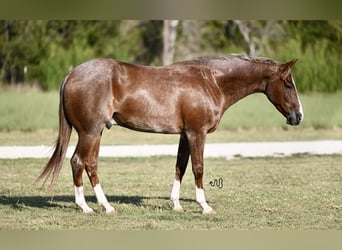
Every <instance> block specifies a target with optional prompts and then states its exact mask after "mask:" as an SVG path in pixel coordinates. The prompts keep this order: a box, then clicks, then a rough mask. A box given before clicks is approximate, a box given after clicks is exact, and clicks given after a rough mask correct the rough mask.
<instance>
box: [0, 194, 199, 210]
mask: <svg viewBox="0 0 342 250" xmlns="http://www.w3.org/2000/svg"><path fill="white" fill-rule="evenodd" d="M85 198H86V201H87V202H96V198H95V196H86V197H85ZM107 199H108V201H109V202H110V203H114V204H115V203H117V204H131V205H134V206H142V205H143V202H144V200H154V199H156V200H157V199H159V200H169V199H170V198H169V197H148V196H114V195H109V196H107ZM180 200H181V201H185V202H193V201H194V200H191V199H180ZM74 201H75V197H74V196H71V195H57V196H53V197H50V196H13V197H8V196H4V195H2V196H0V205H6V206H11V207H12V208H14V209H18V210H19V209H21V208H22V207H23V206H27V207H34V208H42V209H46V208H54V207H56V208H64V207H65V205H63V204H61V203H63V202H66V203H70V204H74Z"/></svg>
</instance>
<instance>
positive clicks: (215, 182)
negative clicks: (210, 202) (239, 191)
mask: <svg viewBox="0 0 342 250" xmlns="http://www.w3.org/2000/svg"><path fill="white" fill-rule="evenodd" d="M209 184H210V186H212V187H215V186H216V187H218V188H223V178H218V179H214V180H213V181H210V182H209Z"/></svg>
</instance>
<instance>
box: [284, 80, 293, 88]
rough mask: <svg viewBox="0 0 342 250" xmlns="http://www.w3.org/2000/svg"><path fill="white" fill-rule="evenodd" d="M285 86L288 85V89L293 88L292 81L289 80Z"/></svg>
mask: <svg viewBox="0 0 342 250" xmlns="http://www.w3.org/2000/svg"><path fill="white" fill-rule="evenodd" d="M285 87H286V88H287V89H293V85H292V83H289V82H285Z"/></svg>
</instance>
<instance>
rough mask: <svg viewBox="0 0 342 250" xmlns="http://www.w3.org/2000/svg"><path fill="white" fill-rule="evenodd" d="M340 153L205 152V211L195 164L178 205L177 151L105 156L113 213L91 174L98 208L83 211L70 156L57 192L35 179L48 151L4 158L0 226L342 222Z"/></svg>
mask: <svg viewBox="0 0 342 250" xmlns="http://www.w3.org/2000/svg"><path fill="white" fill-rule="evenodd" d="M341 160H342V156H340V155H330V156H311V155H295V156H292V157H284V158H237V159H234V160H225V159H223V158H209V159H206V161H205V164H206V166H205V178H204V180H205V187H206V197H207V200H208V202H209V204H210V205H211V206H212V207H213V208H214V209H216V210H217V212H218V213H217V215H215V216H202V215H201V209H200V207H199V205H198V204H197V203H196V202H195V201H194V195H195V192H194V184H193V183H194V181H193V175H192V173H191V169H188V172H187V173H186V175H185V179H184V182H183V184H182V189H181V203H182V206H183V208H184V209H185V210H186V211H185V212H183V213H178V212H175V211H172V206H171V202H170V201H169V194H170V191H171V185H172V182H173V176H174V162H175V159H174V157H151V158H122V159H108V158H102V159H100V162H99V165H100V167H99V172H100V179H101V183H102V186H103V188H104V191H105V193H106V194H107V197H108V200H109V201H110V202H111V203H112V205H114V207H115V208H116V209H117V213H116V214H113V215H106V214H105V213H104V211H103V210H102V209H101V208H100V207H99V206H98V205H97V204H96V202H95V197H94V194H93V192H92V190H91V189H90V185H89V182H88V181H87V180H85V183H86V185H85V189H86V191H85V193H86V199H87V200H88V201H89V205H90V206H91V207H93V208H95V210H96V212H95V213H94V214H90V215H84V214H82V213H81V212H80V210H79V209H78V208H77V207H76V205H75V204H74V196H73V185H72V177H71V170H70V167H69V164H68V163H67V162H65V166H64V168H63V169H62V171H61V176H60V179H59V183H58V185H57V187H56V189H55V192H54V194H53V198H51V195H50V194H49V193H48V192H47V191H46V189H41V188H39V187H37V186H35V185H33V184H32V183H33V182H34V180H35V178H36V177H37V175H38V173H39V172H40V170H41V168H42V166H43V165H44V164H45V162H46V159H20V160H0V170H1V173H2V174H1V175H0V229H2V230H4V229H28V230H36V229H144V230H150V229H210V230H215V229H242V230H245V229H249V230H261V229H304V230H306V229H314V230H316V229H338V230H341V229H342V214H341V213H342V190H341V181H342V166H341V164H340V163H341ZM84 178H85V177H84ZM217 178H223V188H222V189H220V188H218V187H211V186H210V185H209V184H208V183H209V182H210V181H211V180H214V179H217Z"/></svg>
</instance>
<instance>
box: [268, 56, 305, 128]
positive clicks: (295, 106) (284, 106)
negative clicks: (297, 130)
mask: <svg viewBox="0 0 342 250" xmlns="http://www.w3.org/2000/svg"><path fill="white" fill-rule="evenodd" d="M296 62H297V60H292V61H290V62H288V63H284V64H280V65H278V66H277V68H276V70H275V71H274V72H273V74H272V76H271V77H270V79H269V81H268V82H267V85H266V90H265V94H266V95H267V97H268V99H269V100H270V101H271V102H272V103H273V105H274V106H275V107H276V108H277V109H278V111H279V112H280V113H282V114H283V115H284V116H285V117H286V122H287V123H288V124H290V125H298V124H299V123H300V122H301V121H302V120H303V118H304V113H303V108H302V104H301V102H300V100H299V97H298V93H297V89H296V85H295V82H294V80H293V78H292V75H291V67H292V66H293V65H294V64H295V63H296Z"/></svg>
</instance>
